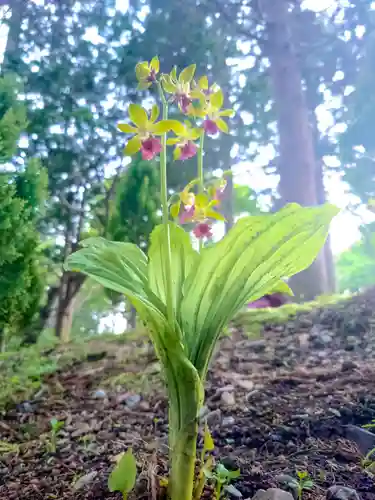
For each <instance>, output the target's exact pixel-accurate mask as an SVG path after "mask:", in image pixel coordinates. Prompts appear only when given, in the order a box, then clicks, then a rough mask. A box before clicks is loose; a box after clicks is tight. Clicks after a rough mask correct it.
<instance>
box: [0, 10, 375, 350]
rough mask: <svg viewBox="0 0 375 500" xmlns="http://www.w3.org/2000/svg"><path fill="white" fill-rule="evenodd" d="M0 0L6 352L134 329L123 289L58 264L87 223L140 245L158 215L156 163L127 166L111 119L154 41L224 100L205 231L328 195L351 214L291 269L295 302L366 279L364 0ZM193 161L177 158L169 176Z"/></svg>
mask: <svg viewBox="0 0 375 500" xmlns="http://www.w3.org/2000/svg"><path fill="white" fill-rule="evenodd" d="M1 3H2V7H1V35H2V42H3V46H2V53H3V60H2V64H1V79H0V163H1V165H0V339H1V342H2V345H3V348H5V347H7V346H9V345H17V344H20V343H22V344H27V343H33V342H35V341H36V340H37V339H38V337H39V336H40V335H42V334H43V333H46V332H47V333H48V334H49V335H54V336H56V337H58V338H61V339H63V340H69V339H70V338H75V337H80V338H82V337H84V336H92V335H96V334H99V333H103V332H105V331H113V330H115V331H118V332H121V331H123V330H124V329H125V328H126V326H127V325H128V326H129V325H130V326H134V324H135V321H136V317H135V314H134V311H132V310H131V308H129V307H128V306H127V304H125V303H123V301H122V299H121V297H119V296H117V295H114V294H111V293H109V292H108V291H105V290H104V289H103V288H102V287H101V286H99V285H94V284H93V283H91V282H90V281H89V280H86V279H85V278H84V277H83V276H81V275H78V274H73V273H69V272H66V271H63V267H62V263H63V262H64V260H65V259H66V257H67V256H68V255H69V254H70V253H71V252H74V251H75V250H76V249H77V248H78V245H79V242H80V241H81V240H82V239H84V238H86V237H88V236H93V235H102V236H105V237H107V238H110V239H113V240H116V241H127V242H134V243H136V244H138V245H141V246H142V247H143V248H145V249H146V248H147V245H148V238H149V235H150V233H151V231H152V229H153V227H154V226H155V224H157V223H158V221H159V217H160V213H159V208H158V207H159V199H158V183H159V180H158V168H157V164H155V163H153V162H145V161H142V159H141V158H136V159H134V161H133V162H131V163H129V162H128V160H127V159H126V158H124V156H123V154H122V150H123V147H124V137H123V136H122V135H121V134H120V133H118V131H117V129H116V125H117V123H118V122H119V121H121V120H123V118H124V116H125V112H126V109H127V107H128V105H129V103H131V102H140V101H141V99H142V98H144V94H143V93H142V94H141V93H139V92H138V91H137V89H136V80H135V78H134V66H135V64H136V63H137V62H139V61H142V60H150V59H151V57H152V56H154V55H158V56H159V58H160V61H161V70H162V71H167V70H168V69H169V68H170V67H172V66H173V65H177V66H178V67H179V68H182V67H185V66H187V65H189V64H191V63H192V62H196V63H197V67H198V71H199V72H200V73H202V72H204V73H207V72H208V74H209V76H210V78H212V79H214V80H217V81H219V82H220V84H221V86H222V87H223V89H224V91H225V93H226V94H227V96H229V95H230V96H232V97H231V101H232V102H231V105H232V107H233V108H234V109H235V110H236V112H237V113H236V118H235V119H234V120H233V123H232V127H231V133H230V134H228V135H225V136H223V135H221V136H220V139H218V140H216V141H212V142H211V145H210V149H209V150H208V151H207V155H206V159H205V165H206V169H207V171H209V172H210V175H212V176H215V175H218V174H220V173H222V171H227V170H231V171H232V174H231V175H229V174H228V175H227V178H228V189H227V190H226V199H225V200H224V209H225V210H224V211H225V216H226V223H225V224H220V223H218V225H217V227H216V229H215V238H220V237H221V235H222V234H224V232H225V231H227V230H228V229H230V227H231V226H232V224H233V222H234V221H235V220H236V218H237V217H239V216H241V215H243V214H245V213H248V214H256V213H261V212H267V211H273V210H277V209H278V208H280V207H281V206H283V205H285V204H286V203H288V202H291V201H295V202H298V203H300V204H302V205H305V206H309V205H317V204H321V203H324V202H325V201H326V200H329V201H332V202H334V203H336V204H337V205H339V206H340V208H342V209H343V210H342V213H341V215H340V216H339V217H338V218H337V219H336V221H335V223H334V224H333V228H332V234H331V238H330V241H328V242H327V245H326V247H325V249H324V251H323V252H322V253H321V255H320V257H319V258H318V259H317V261H316V262H315V263H314V264H313V265H312V266H311V267H310V268H309V269H308V270H307V271H305V272H303V273H300V275H297V276H296V277H294V278H293V279H292V280H291V286H292V288H293V290H294V292H295V294H296V297H297V299H298V298H299V299H305V300H310V299H313V298H315V297H317V296H320V295H326V294H333V293H335V292H344V291H351V292H355V291H358V290H360V289H362V288H365V287H367V286H369V285H372V284H375V225H374V223H373V221H374V219H375V217H374V216H373V214H372V212H371V210H372V200H373V199H374V198H375V173H374V172H375V170H374V162H375V134H374V130H375V93H374V88H375V32H374V27H375V3H374V2H372V1H370V0H355V1H354V0H353V1H350V0H336V1H334V0H319V1H317V0H316V1H305V2H303V1H302V2H301V1H298V0H295V1H283V2H282V1H280V2H275V1H274V0H225V1H224V0H185V1H184V2H181V1H177V0H149V1H143V0H129V1H128V2H120V1H118V2H116V1H114V0H101V1H100V2H98V1H94V0H81V1H75V0H59V1H48V0H44V1H41V0H38V1H30V0H10V1H9V3H6V2H1ZM182 20H183V22H182ZM147 99H149V100H152V99H154V95H153V94H152V93H150V94H149V95H148V97H147ZM181 165H182V166H181ZM194 169H195V166H194V165H193V164H190V162H189V161H186V162H184V163H179V164H174V163H173V162H171V164H170V171H169V180H170V183H171V185H172V186H173V190H178V189H180V188H181V187H182V186H184V185H185V184H186V183H187V182H188V181H189V180H191V179H192V178H193V177H194ZM125 318H126V320H125Z"/></svg>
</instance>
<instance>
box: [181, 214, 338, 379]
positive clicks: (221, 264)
mask: <svg viewBox="0 0 375 500" xmlns="http://www.w3.org/2000/svg"><path fill="white" fill-rule="evenodd" d="M337 213H338V209H337V208H336V207H334V206H332V205H324V206H321V207H313V208H302V207H300V206H299V205H297V204H290V205H288V206H287V207H285V208H284V209H282V210H280V212H278V213H276V214H267V215H261V216H256V217H245V218H243V219H240V220H239V221H238V222H237V223H236V224H235V226H234V227H233V228H232V229H231V230H230V231H229V233H228V234H227V235H226V236H225V237H224V238H223V239H222V240H221V241H220V242H219V243H217V244H216V245H214V246H212V247H209V248H205V249H204V250H203V251H202V253H201V257H200V259H199V261H197V263H196V265H195V267H194V272H193V273H191V274H190V275H189V276H188V278H187V280H186V281H185V286H184V289H183V299H182V305H181V317H182V322H183V323H182V329H183V331H184V332H185V337H186V342H187V344H188V346H187V348H188V350H189V359H190V360H191V362H192V363H193V365H194V366H195V367H196V368H197V370H198V373H199V374H200V376H201V378H202V379H204V377H205V375H206V371H207V367H208V362H209V360H210V357H211V355H212V352H213V349H214V346H215V344H216V341H217V339H218V336H219V335H220V332H221V330H222V328H223V327H224V326H225V325H226V324H227V323H228V321H229V320H230V319H231V318H232V317H233V316H234V315H235V314H236V312H238V311H239V309H240V308H241V307H243V305H244V304H245V303H246V302H248V301H254V300H256V299H258V298H259V297H262V296H263V295H265V294H266V293H268V292H269V291H271V290H273V289H274V287H275V286H280V280H281V279H285V278H288V277H290V276H292V275H294V274H296V273H298V272H300V271H302V270H303V269H305V268H306V267H308V266H309V265H310V264H311V263H312V262H313V260H314V259H315V257H316V255H317V254H318V252H319V251H320V249H321V247H322V246H323V244H324V242H325V239H326V237H327V233H328V228H329V224H330V222H331V220H332V218H333V217H334V216H335V215H336V214H337Z"/></svg>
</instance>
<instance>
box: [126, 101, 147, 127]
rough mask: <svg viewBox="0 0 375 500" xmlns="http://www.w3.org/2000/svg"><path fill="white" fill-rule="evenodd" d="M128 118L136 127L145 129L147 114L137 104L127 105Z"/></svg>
mask: <svg viewBox="0 0 375 500" xmlns="http://www.w3.org/2000/svg"><path fill="white" fill-rule="evenodd" d="M129 116H130V119H131V121H132V122H133V123H134V124H135V125H137V127H140V128H141V127H142V128H145V127H146V125H147V122H148V117H147V113H146V111H145V110H144V109H143V108H142V106H140V105H139V104H133V103H132V104H129Z"/></svg>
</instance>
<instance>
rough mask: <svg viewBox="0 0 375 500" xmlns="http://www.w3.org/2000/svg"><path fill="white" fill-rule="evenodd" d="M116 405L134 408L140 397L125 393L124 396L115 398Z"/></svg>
mask: <svg viewBox="0 0 375 500" xmlns="http://www.w3.org/2000/svg"><path fill="white" fill-rule="evenodd" d="M116 401H117V404H124V405H126V406H127V407H128V408H130V409H132V408H135V407H136V406H137V405H138V404H139V403H140V401H141V396H140V395H139V394H130V393H129V392H125V393H124V394H120V395H118V396H117V398H116Z"/></svg>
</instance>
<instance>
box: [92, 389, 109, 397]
mask: <svg viewBox="0 0 375 500" xmlns="http://www.w3.org/2000/svg"><path fill="white" fill-rule="evenodd" d="M92 397H93V398H94V399H106V398H107V393H106V392H105V391H104V390H103V389H98V390H96V391H95V392H94V393H93V395H92Z"/></svg>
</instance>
